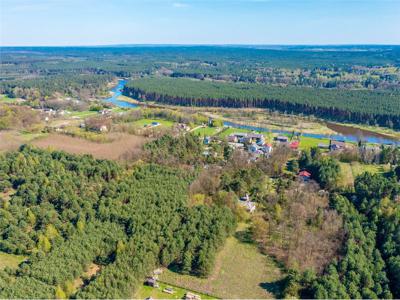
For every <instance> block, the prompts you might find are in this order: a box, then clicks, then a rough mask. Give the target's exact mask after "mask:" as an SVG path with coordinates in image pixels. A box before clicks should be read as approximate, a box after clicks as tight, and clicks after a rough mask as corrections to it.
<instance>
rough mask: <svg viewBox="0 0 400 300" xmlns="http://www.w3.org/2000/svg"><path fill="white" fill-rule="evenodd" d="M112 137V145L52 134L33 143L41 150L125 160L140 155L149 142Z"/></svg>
mask: <svg viewBox="0 0 400 300" xmlns="http://www.w3.org/2000/svg"><path fill="white" fill-rule="evenodd" d="M110 135H111V137H112V139H113V141H112V142H110V143H95V142H91V141H88V140H85V139H82V138H77V137H70V136H66V135H62V134H50V135H48V136H47V137H45V138H42V139H38V140H35V141H33V142H32V144H33V145H34V146H37V147H40V148H50V149H56V150H63V151H66V152H69V153H73V154H92V155H93V156H94V157H95V158H103V159H123V158H125V156H126V155H135V154H138V153H140V151H141V150H142V146H143V144H144V143H145V142H146V141H148V139H146V138H144V137H142V136H136V135H129V134H122V133H116V134H110Z"/></svg>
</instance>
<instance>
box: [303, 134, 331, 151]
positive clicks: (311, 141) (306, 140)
mask: <svg viewBox="0 0 400 300" xmlns="http://www.w3.org/2000/svg"><path fill="white" fill-rule="evenodd" d="M318 144H327V145H329V139H317V138H312V137H306V136H301V137H300V146H299V148H300V150H307V149H310V148H312V147H317V146H318Z"/></svg>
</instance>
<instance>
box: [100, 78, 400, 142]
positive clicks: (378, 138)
mask: <svg viewBox="0 0 400 300" xmlns="http://www.w3.org/2000/svg"><path fill="white" fill-rule="evenodd" d="M126 82H127V81H126V80H125V79H120V80H118V84H117V85H116V86H115V87H114V88H113V89H112V90H111V92H112V96H111V97H110V98H107V99H105V100H104V101H106V102H110V103H113V104H114V105H116V106H119V107H123V108H134V107H137V105H136V104H134V103H129V102H126V101H122V100H118V97H119V96H121V95H122V90H123V88H124V86H125V84H126ZM224 125H226V126H231V127H234V128H242V129H248V130H254V131H260V132H273V133H278V134H292V132H291V131H286V130H278V129H269V128H266V127H256V126H251V125H243V124H238V123H233V122H228V121H226V122H224ZM326 125H327V127H328V128H330V129H332V130H334V131H336V132H337V134H329V135H328V134H316V133H302V135H303V136H306V137H312V138H317V139H334V140H340V141H346V142H358V141H359V140H362V141H365V142H368V143H375V144H388V145H400V141H399V140H398V139H396V138H394V137H390V136H386V135H383V134H379V133H376V132H373V131H368V130H364V129H358V128H355V127H351V126H344V125H340V124H336V123H330V122H326Z"/></svg>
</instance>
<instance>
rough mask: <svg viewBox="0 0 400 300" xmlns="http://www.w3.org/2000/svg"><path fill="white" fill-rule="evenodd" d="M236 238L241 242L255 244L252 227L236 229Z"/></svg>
mask: <svg viewBox="0 0 400 300" xmlns="http://www.w3.org/2000/svg"><path fill="white" fill-rule="evenodd" d="M235 238H237V239H238V240H239V241H240V242H241V243H246V244H253V243H254V241H253V239H252V236H251V231H250V229H246V230H242V231H236V232H235Z"/></svg>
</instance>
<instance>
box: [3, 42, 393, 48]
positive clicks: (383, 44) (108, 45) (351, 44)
mask: <svg viewBox="0 0 400 300" xmlns="http://www.w3.org/2000/svg"><path fill="white" fill-rule="evenodd" d="M135 46H150V47H154V46H170V47H174V46H176V47H179V46H214V47H216V46H222V47H223V46H225V47H231V46H252V47H257V46H269V47H279V46H281V47H282V46H283V47H296V46H313V47H317V46H320V47H328V46H330V47H338V46H400V44H390V43H389V44H386V43H333V44H313V43H311V44H305V43H300V44H246V43H224V44H217V43H188V44H181V43H137V44H92V45H83V44H77V45H0V48H30V47H32V48H35V47H37V48H39V47H49V48H57V47H58V48H62V47H64V48H68V47H135Z"/></svg>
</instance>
